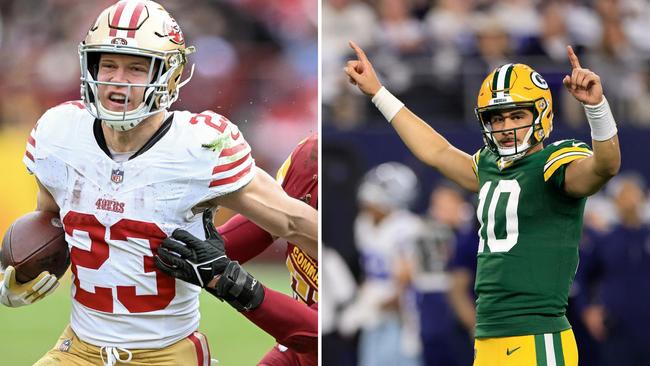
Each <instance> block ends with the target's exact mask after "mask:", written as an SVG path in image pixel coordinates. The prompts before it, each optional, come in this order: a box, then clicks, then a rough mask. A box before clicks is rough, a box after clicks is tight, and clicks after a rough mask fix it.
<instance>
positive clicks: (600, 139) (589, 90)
mask: <svg viewBox="0 0 650 366" xmlns="http://www.w3.org/2000/svg"><path fill="white" fill-rule="evenodd" d="M567 53H568V56H569V60H570V61H571V66H572V72H571V76H568V75H567V76H565V77H564V80H562V81H563V83H564V86H565V87H566V88H567V90H568V91H569V93H570V94H571V95H573V97H574V98H576V99H577V100H578V101H579V102H581V103H583V105H584V108H585V113H586V115H587V120H588V121H589V126H590V127H591V137H592V144H593V155H592V156H591V157H588V158H585V159H580V160H575V161H573V162H571V163H570V164H569V166H568V167H567V169H566V173H565V178H564V190H565V191H566V192H567V193H568V194H569V195H571V196H574V197H585V196H589V195H592V194H594V193H596V192H597V191H598V190H599V189H600V188H601V187H602V186H603V185H604V184H605V183H607V181H608V180H609V179H610V178H611V177H613V176H615V175H616V174H617V173H618V170H619V169H620V167H621V151H620V148H619V143H618V136H617V129H616V123H615V122H614V116H613V115H612V112H611V110H610V108H609V104H608V103H607V100H606V99H605V96H604V95H603V87H602V84H601V83H600V77H599V76H598V75H597V74H596V73H594V72H593V71H591V70H589V69H584V68H582V67H581V66H580V61H579V60H578V56H576V54H575V53H574V52H573V49H572V48H571V46H568V47H567Z"/></svg>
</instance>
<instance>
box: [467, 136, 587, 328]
mask: <svg viewBox="0 0 650 366" xmlns="http://www.w3.org/2000/svg"><path fill="white" fill-rule="evenodd" d="M591 154H592V153H591V150H590V149H589V147H588V146H587V145H586V144H585V143H583V142H579V141H576V140H564V141H558V142H556V143H553V144H551V145H549V146H547V147H545V148H544V149H542V150H541V151H538V152H535V153H532V154H530V155H527V156H525V157H523V158H521V159H520V160H517V161H515V162H514V163H512V164H511V165H510V166H507V167H505V168H502V169H500V168H499V164H498V163H499V156H498V155H497V154H495V153H493V152H492V151H490V150H489V149H487V148H483V149H481V150H480V151H478V152H477V153H476V154H475V155H474V156H473V161H474V164H473V165H474V169H475V172H476V173H477V176H478V178H479V187H480V190H479V204H478V208H477V216H478V219H479V222H480V224H481V228H480V229H479V248H478V264H477V271H476V287H475V289H476V293H477V295H478V300H477V301H476V305H477V306H476V337H477V338H486V337H506V336H517V335H527V334H540V333H553V332H558V331H562V330H565V329H568V328H570V325H569V322H568V320H567V318H566V316H565V312H566V307H567V301H568V295H569V288H570V287H571V283H572V282H573V278H574V276H575V273H576V269H577V266H578V244H579V241H580V236H581V233H582V217H583V213H584V206H585V202H586V198H572V197H569V196H568V195H567V194H566V193H565V191H564V188H563V186H564V173H565V169H566V167H567V164H568V163H569V162H571V161H573V160H577V159H583V158H586V157H588V156H590V155H591Z"/></svg>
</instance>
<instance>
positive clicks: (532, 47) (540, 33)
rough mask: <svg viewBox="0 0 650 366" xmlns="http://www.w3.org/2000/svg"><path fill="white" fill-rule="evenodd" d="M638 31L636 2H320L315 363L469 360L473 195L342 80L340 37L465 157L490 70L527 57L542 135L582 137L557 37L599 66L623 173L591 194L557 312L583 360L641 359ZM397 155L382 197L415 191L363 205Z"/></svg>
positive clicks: (644, 116) (644, 125)
mask: <svg viewBox="0 0 650 366" xmlns="http://www.w3.org/2000/svg"><path fill="white" fill-rule="evenodd" d="M648 34H650V2H648V1H646V0H558V1H554V0H549V1H541V0H497V1H485V0H323V14H322V39H323V47H322V50H323V53H322V60H323V79H322V93H323V95H322V97H323V121H322V128H323V178H322V181H323V182H324V183H323V198H322V200H321V202H322V203H323V205H322V211H323V244H324V247H325V249H324V254H323V256H324V258H325V259H324V260H325V265H324V266H322V276H323V278H324V279H323V281H322V283H323V286H324V289H323V292H324V293H325V294H326V295H324V296H323V297H322V299H321V304H320V306H321V309H323V334H324V337H323V346H324V349H323V357H324V358H323V361H324V362H323V365H325V366H329V365H343V366H346V365H361V366H365V365H373V366H381V365H396V364H400V365H442V366H456V365H458V366H463V365H471V363H472V359H473V347H472V345H473V341H472V331H473V326H474V321H475V320H474V300H475V299H474V293H473V284H474V271H475V266H476V253H477V247H478V235H477V220H476V213H475V207H476V202H475V200H476V197H475V196H474V195H469V194H467V193H466V192H463V191H462V190H460V189H459V188H458V187H456V186H454V185H453V184H450V183H449V182H447V181H445V180H444V179H442V177H441V176H440V174H438V173H437V172H435V171H433V169H431V168H429V167H426V166H424V165H423V164H421V163H420V162H419V161H417V159H415V158H414V157H413V156H412V154H411V153H410V152H409V151H408V150H407V149H406V147H404V145H403V143H402V142H401V141H400V139H399V137H398V136H397V135H396V133H395V131H393V129H392V128H391V127H390V126H389V125H388V124H387V123H386V121H385V119H384V118H383V117H382V116H381V114H380V113H379V112H378V111H377V110H376V108H375V107H374V106H373V105H372V104H371V103H370V101H369V98H367V97H366V96H363V95H361V94H360V93H359V92H358V91H357V90H356V87H352V86H350V85H349V84H348V80H347V77H346V75H345V73H344V72H343V71H342V69H343V67H344V65H345V62H346V61H347V60H349V59H353V58H354V55H353V53H352V50H351V49H350V48H349V46H348V41H349V40H353V41H355V42H356V43H357V44H359V45H360V46H361V47H362V48H364V50H365V51H366V53H367V55H368V57H369V58H370V60H371V61H372V62H373V65H374V67H375V70H376V71H377V73H378V75H379V76H380V78H381V80H382V82H383V83H384V85H385V86H386V87H387V88H388V90H390V91H391V92H392V93H393V94H395V95H396V96H397V97H398V98H400V99H401V100H402V101H403V102H404V103H405V104H406V105H407V106H408V107H409V108H410V109H411V110H413V111H414V112H415V113H416V114H417V115H418V116H420V117H421V118H422V119H424V120H425V121H427V122H428V123H429V124H431V126H432V127H434V128H435V129H436V130H438V131H439V132H440V133H441V134H442V135H443V136H445V137H446V138H447V139H448V140H449V141H450V142H451V143H452V144H453V145H455V146H457V147H458V148H460V149H461V150H463V151H466V152H468V153H470V154H473V153H474V152H476V151H477V150H478V149H479V148H480V147H481V146H482V145H483V141H482V138H481V135H480V126H479V124H478V122H477V120H476V118H475V116H474V107H475V105H476V97H477V94H478V89H479V86H480V83H481V81H482V80H483V79H484V78H485V76H486V75H487V74H488V73H489V72H490V71H492V70H493V69H494V68H495V67H497V66H499V65H502V64H504V63H509V62H521V63H526V64H529V65H530V66H532V67H533V68H534V69H536V70H537V71H538V72H540V73H541V74H542V76H543V77H544V78H545V79H546V80H547V82H548V84H549V86H550V88H551V91H552V94H553V102H554V112H555V118H554V129H553V132H552V133H551V137H550V139H549V141H550V142H552V141H557V140H561V139H564V138H576V139H579V140H582V141H586V142H588V143H590V142H591V138H590V132H589V126H588V124H587V121H586V118H585V116H584V112H583V108H582V107H581V106H580V104H579V103H578V102H577V101H575V100H574V99H573V98H572V97H571V96H570V95H569V94H568V93H566V92H565V91H564V87H563V85H562V82H561V80H562V78H563V77H564V75H566V74H568V73H569V72H570V70H571V67H570V64H569V62H568V59H567V55H566V46H567V45H572V46H573V47H574V49H575V50H576V52H577V54H578V56H579V57H580V61H581V63H582V66H583V67H586V68H590V69H592V70H594V71H595V72H596V73H597V74H599V75H600V77H601V80H602V83H603V86H604V90H605V95H606V96H607V99H608V100H609V102H610V105H611V107H612V110H613V113H614V116H615V118H616V121H617V124H618V126H619V137H620V141H621V150H622V157H623V163H622V169H621V171H622V173H621V175H620V177H618V178H617V179H615V180H613V181H611V182H610V183H608V184H607V186H606V187H605V188H604V189H603V192H602V193H600V194H598V195H597V196H594V197H591V198H590V199H589V200H588V204H587V210H586V214H585V228H584V235H583V240H582V243H581V247H580V251H581V261H580V266H579V268H578V273H577V276H576V281H575V282H574V286H573V289H572V292H571V297H570V303H569V309H568V316H569V319H570V321H571V324H572V325H573V328H574V332H575V334H576V338H577V341H578V346H579V351H580V364H581V365H582V364H584V365H596V366H610V365H611V366H613V365H635V366H636V365H638V366H645V365H650V347H648V345H649V344H650V343H648V341H647V337H646V336H644V335H643V334H644V332H645V330H646V329H648V327H649V326H650V316H649V315H648V312H647V308H648V307H649V306H650V229H649V226H648V225H649V223H650V214H649V212H650V211H649V210H648V207H649V206H648V198H647V197H648V192H649V191H648V187H647V186H646V182H648V181H649V180H650V165H649V164H647V156H648V155H649V154H650V147H649V146H648V141H650V129H649V128H648V127H650V108H649V106H650V103H648V101H650V95H649V93H650V37H648ZM386 162H391V163H390V164H389V165H388V166H387V165H385V164H384V163H386ZM395 164H399V165H401V166H403V167H406V168H408V169H410V170H411V171H412V172H413V174H414V175H415V176H416V177H417V181H416V184H413V182H412V180H411V179H408V178H402V179H398V178H394V179H388V180H386V181H385V182H384V183H383V185H382V184H379V185H378V187H379V188H381V189H379V188H378V190H377V191H378V192H383V194H379V196H380V197H381V196H383V197H391V198H395V195H396V194H395V192H396V190H397V191H404V190H406V191H410V192H414V195H413V196H414V197H412V200H411V201H410V202H409V203H408V204H406V203H401V204H394V205H392V206H391V207H389V208H387V207H386V203H387V202H386V200H385V199H384V200H381V199H376V200H374V202H373V201H372V200H370V201H369V200H368V195H367V194H366V193H363V192H364V191H365V190H366V189H367V187H368V184H369V183H368V182H372V181H373V180H375V181H376V175H377V172H378V171H393V173H391V174H386V175H387V176H392V177H398V176H400V174H398V173H395V172H396V171H401V170H403V169H402V168H395V166H394V165H395ZM399 165H397V166H399ZM402 175H403V176H404V177H408V176H409V175H410V174H408V173H404V174H402ZM373 177H374V178H373ZM409 182H410V183H409ZM394 186H397V187H401V188H399V189H397V188H392V189H391V187H394ZM394 203H395V202H394ZM368 222H374V225H370V224H368ZM409 222H411V224H405V223H409ZM413 222H420V224H412V223H413ZM543 222H544V220H543V218H540V225H543ZM548 229H549V230H552V228H548ZM368 238H370V239H368ZM379 238H384V239H382V240H380V239H379Z"/></svg>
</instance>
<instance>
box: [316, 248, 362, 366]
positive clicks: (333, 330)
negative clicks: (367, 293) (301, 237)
mask: <svg viewBox="0 0 650 366" xmlns="http://www.w3.org/2000/svg"><path fill="white" fill-rule="evenodd" d="M321 262H322V263H327V266H325V267H323V269H322V270H321V278H322V281H321V283H322V284H323V290H322V291H323V292H324V293H327V296H325V297H323V298H322V299H321V301H320V304H319V306H320V310H321V311H322V314H323V315H322V317H323V321H322V323H321V334H322V339H323V349H326V350H327V352H323V353H322V360H323V365H324V366H354V365H355V364H356V362H355V360H356V357H355V355H354V348H353V346H352V345H351V342H350V341H349V340H347V339H345V338H343V337H341V335H340V333H339V326H338V323H339V321H340V317H341V314H340V313H341V309H343V308H344V307H345V306H346V305H347V304H348V303H350V302H351V301H352V300H353V298H354V295H355V293H356V290H357V284H356V282H355V280H354V277H353V276H352V273H351V272H350V269H349V268H348V266H347V264H346V263H345V261H344V260H343V258H341V256H340V255H339V254H338V252H337V251H336V250H334V249H332V248H330V247H328V246H327V245H325V244H323V246H322V260H321Z"/></svg>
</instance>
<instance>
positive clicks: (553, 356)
mask: <svg viewBox="0 0 650 366" xmlns="http://www.w3.org/2000/svg"><path fill="white" fill-rule="evenodd" d="M535 365H537V366H577V365H578V349H577V346H576V342H575V338H574V336H573V331H572V330H571V329H567V330H565V331H563V332H558V333H549V334H537V335H524V336H515V337H499V338H482V339H477V340H476V342H475V355H474V366H535Z"/></svg>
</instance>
